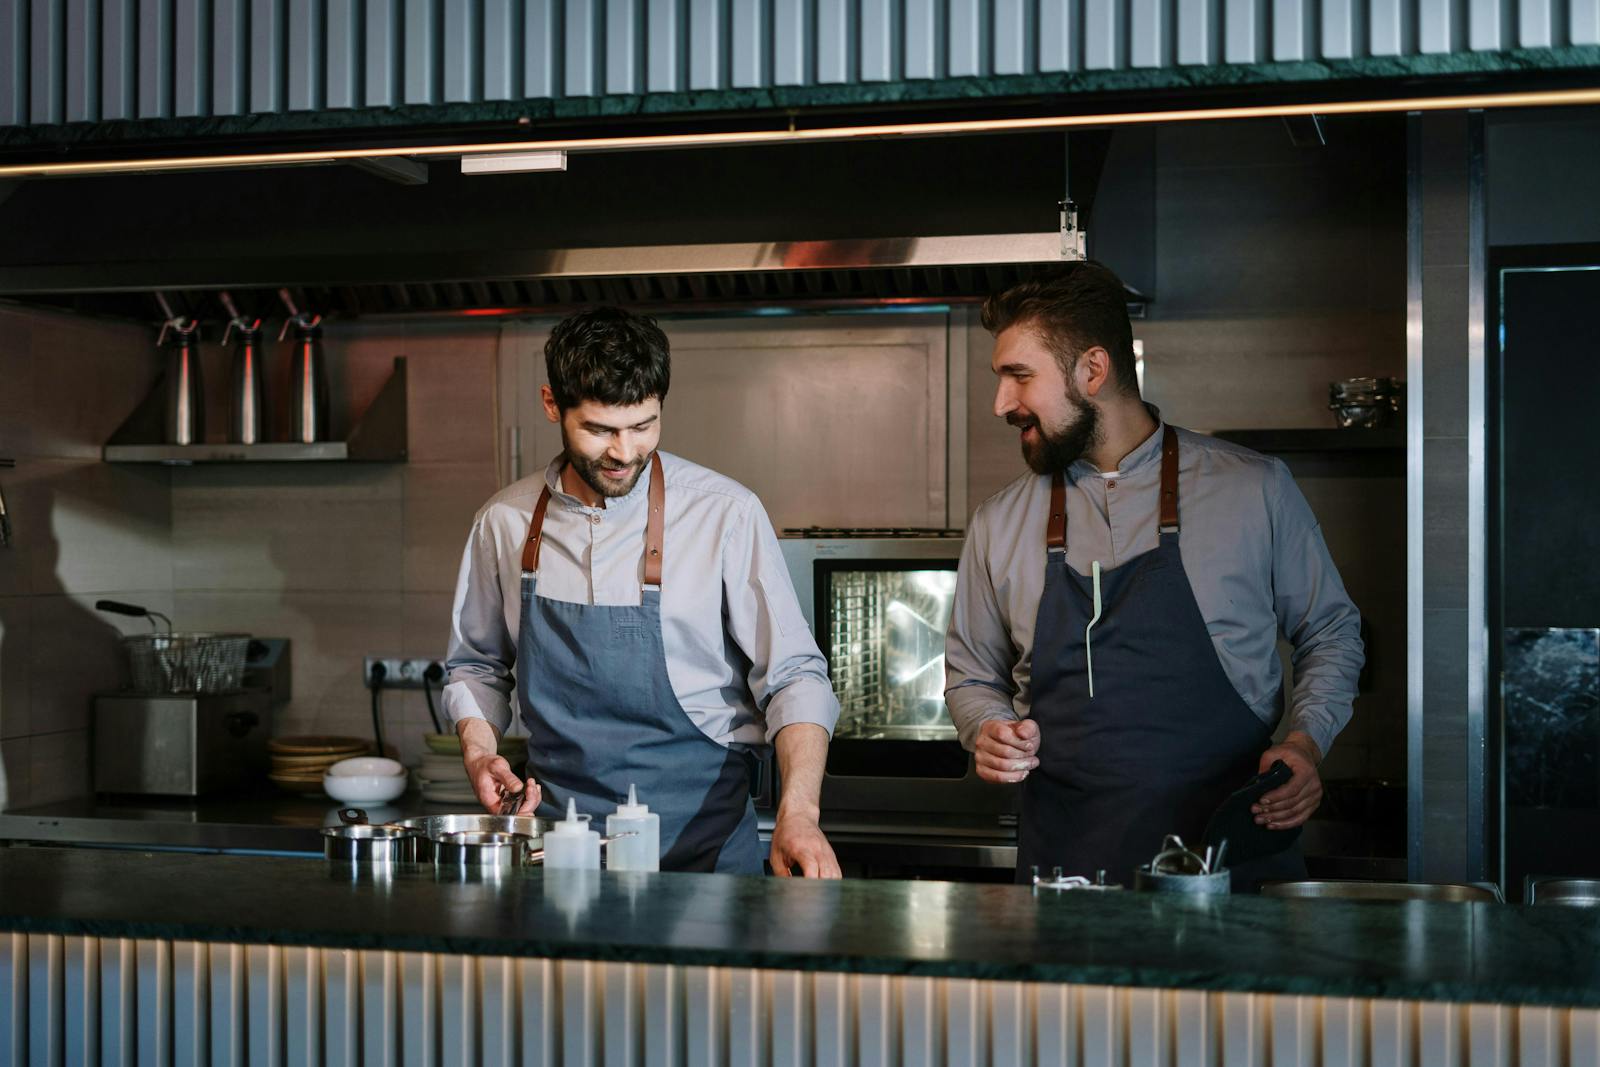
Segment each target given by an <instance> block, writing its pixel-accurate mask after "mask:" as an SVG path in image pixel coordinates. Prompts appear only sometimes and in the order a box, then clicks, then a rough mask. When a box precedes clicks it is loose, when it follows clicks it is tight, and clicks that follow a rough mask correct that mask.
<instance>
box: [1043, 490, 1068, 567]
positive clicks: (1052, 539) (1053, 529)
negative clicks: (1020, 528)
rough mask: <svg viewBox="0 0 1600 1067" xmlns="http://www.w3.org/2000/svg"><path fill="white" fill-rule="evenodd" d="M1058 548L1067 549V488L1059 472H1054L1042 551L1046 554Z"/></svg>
mask: <svg viewBox="0 0 1600 1067" xmlns="http://www.w3.org/2000/svg"><path fill="white" fill-rule="evenodd" d="M1056 548H1059V549H1061V550H1062V551H1066V548H1067V486H1066V482H1064V481H1063V480H1062V478H1061V472H1060V471H1056V472H1055V474H1054V475H1052V476H1051V478H1050V524H1049V525H1048V526H1046V527H1045V535H1044V550H1045V551H1046V552H1049V551H1051V550H1052V549H1056Z"/></svg>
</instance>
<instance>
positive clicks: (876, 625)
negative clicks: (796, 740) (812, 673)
mask: <svg viewBox="0 0 1600 1067" xmlns="http://www.w3.org/2000/svg"><path fill="white" fill-rule="evenodd" d="M955 586H956V575H955V572H954V571H949V570H908V571H902V570H870V571H869V570H860V571H853V570H852V571H838V572H836V573H835V574H834V575H833V580H832V609H831V610H832V618H831V625H830V627H829V638H830V640H829V648H828V662H829V666H830V668H831V670H832V674H833V688H834V692H835V693H836V694H837V695H838V697H839V705H840V717H839V726H838V730H837V732H836V736H838V737H841V738H900V739H912V740H947V739H950V738H953V737H955V727H954V726H953V725H952V724H951V722H950V716H949V713H948V712H947V711H946V710H945V704H944V635H945V630H946V628H947V627H948V626H949V623H950V607H951V602H952V600H953V598H954V596H955Z"/></svg>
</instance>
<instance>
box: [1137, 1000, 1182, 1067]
mask: <svg viewBox="0 0 1600 1067" xmlns="http://www.w3.org/2000/svg"><path fill="white" fill-rule="evenodd" d="M1166 1001H1167V996H1166V992H1165V991H1164V990H1160V989H1130V990H1128V996H1127V1006H1128V1061H1129V1062H1130V1063H1148V1064H1163V1065H1164V1064H1166V1063H1168V1062H1170V1059H1171V1056H1172V1028H1171V1026H1170V1024H1169V1023H1168V1021H1167V1003H1166Z"/></svg>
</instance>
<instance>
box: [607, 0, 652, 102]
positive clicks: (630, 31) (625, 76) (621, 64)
mask: <svg viewBox="0 0 1600 1067" xmlns="http://www.w3.org/2000/svg"><path fill="white" fill-rule="evenodd" d="M605 5H606V8H605V10H606V17H605V53H606V62H605V86H606V89H605V91H606V93H607V94H609V95H617V96H631V95H633V94H634V93H638V92H641V91H642V90H643V85H644V48H645V42H644V34H645V28H646V26H645V22H644V19H643V18H642V17H641V15H642V11H641V9H640V6H639V2H638V0H605Z"/></svg>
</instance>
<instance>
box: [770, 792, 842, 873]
mask: <svg viewBox="0 0 1600 1067" xmlns="http://www.w3.org/2000/svg"><path fill="white" fill-rule="evenodd" d="M771 863H772V873H773V874H775V875H777V876H778V877H779V878H788V877H789V876H790V875H791V874H792V873H793V869H794V868H795V867H799V868H800V876H801V877H802V878H839V877H842V874H841V873H840V871H839V860H838V859H837V858H836V857H835V856H834V854H833V846H832V845H830V844H828V839H827V838H826V837H824V836H823V833H822V828H821V827H819V826H818V825H817V820H816V818H815V817H814V816H807V815H801V814H794V813H789V812H785V811H783V810H782V809H781V808H780V809H779V811H778V824H777V825H776V826H774V827H773V828H772V855H771Z"/></svg>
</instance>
